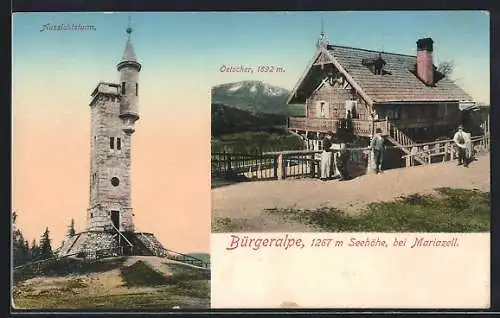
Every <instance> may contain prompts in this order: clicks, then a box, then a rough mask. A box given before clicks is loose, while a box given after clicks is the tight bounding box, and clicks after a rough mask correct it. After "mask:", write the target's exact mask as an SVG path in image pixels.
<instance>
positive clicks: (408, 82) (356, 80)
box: [288, 45, 473, 104]
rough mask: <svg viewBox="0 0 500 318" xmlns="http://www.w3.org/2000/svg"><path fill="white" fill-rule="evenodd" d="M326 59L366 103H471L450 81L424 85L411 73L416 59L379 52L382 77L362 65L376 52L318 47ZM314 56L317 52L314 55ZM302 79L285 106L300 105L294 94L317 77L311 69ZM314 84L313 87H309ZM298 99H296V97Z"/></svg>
mask: <svg viewBox="0 0 500 318" xmlns="http://www.w3.org/2000/svg"><path fill="white" fill-rule="evenodd" d="M318 51H321V52H322V53H323V54H324V56H325V57H327V58H328V59H329V60H330V61H331V62H332V63H334V65H336V66H338V67H337V68H338V69H339V71H340V72H341V73H342V74H343V75H344V76H345V77H346V79H347V81H348V82H349V83H350V84H351V86H352V87H353V88H355V89H356V91H358V93H360V95H361V96H362V97H363V96H364V97H363V98H364V99H365V100H367V102H368V103H369V104H372V103H382V102H438V101H472V100H473V99H472V97H471V96H469V95H468V94H467V93H466V92H465V91H464V90H463V89H462V88H460V87H459V86H458V85H456V84H455V83H454V82H453V81H451V80H450V79H448V78H446V77H444V78H442V79H440V80H439V81H438V82H437V83H435V85H434V86H427V85H425V84H424V83H423V82H422V81H421V80H420V79H419V78H418V77H417V76H416V75H415V74H414V73H413V72H412V70H413V69H414V68H415V64H416V62H417V58H416V56H412V55H403V54H396V53H388V52H381V55H382V58H383V59H384V60H385V61H386V65H385V67H384V70H385V71H386V72H388V74H385V75H375V74H373V73H372V72H371V71H370V70H369V69H368V67H366V66H365V65H363V64H362V61H363V59H373V58H376V57H377V56H378V54H379V51H373V50H366V49H359V48H352V47H346V46H337V45H328V47H327V49H324V48H319V49H318ZM315 56H317V53H316V54H315ZM313 63H314V62H312V63H310V64H309V69H308V70H307V71H306V73H305V75H304V76H303V77H302V78H301V80H300V81H299V83H298V84H297V85H296V87H295V89H294V90H293V91H292V93H291V95H290V98H289V100H288V103H290V104H291V103H303V102H304V101H303V98H304V96H302V98H300V96H296V93H297V91H299V90H301V89H304V88H305V89H304V91H306V92H308V91H309V88H308V87H307V86H310V85H311V84H310V83H308V81H309V82H311V81H314V79H313V77H315V76H323V75H322V74H321V75H319V74H318V72H317V71H314V70H313V69H314V68H319V67H316V66H313ZM312 85H314V84H312ZM297 97H299V98H297Z"/></svg>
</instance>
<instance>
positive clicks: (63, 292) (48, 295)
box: [14, 258, 210, 309]
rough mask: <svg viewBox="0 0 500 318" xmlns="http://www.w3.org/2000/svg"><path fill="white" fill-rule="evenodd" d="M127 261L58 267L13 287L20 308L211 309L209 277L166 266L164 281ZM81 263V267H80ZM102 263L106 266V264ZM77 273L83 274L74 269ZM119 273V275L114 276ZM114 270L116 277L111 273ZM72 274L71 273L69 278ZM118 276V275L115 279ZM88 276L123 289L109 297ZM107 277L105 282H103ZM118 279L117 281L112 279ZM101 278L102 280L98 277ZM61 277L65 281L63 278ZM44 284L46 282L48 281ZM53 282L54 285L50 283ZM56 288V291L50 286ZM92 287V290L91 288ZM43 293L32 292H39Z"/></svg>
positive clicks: (139, 264)
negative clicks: (167, 272) (178, 307)
mask: <svg viewBox="0 0 500 318" xmlns="http://www.w3.org/2000/svg"><path fill="white" fill-rule="evenodd" d="M124 260H125V259H124V258H120V259H104V260H100V261H98V262H95V263H92V264H90V263H87V262H81V261H80V262H78V261H75V262H73V263H72V265H69V267H68V265H67V264H64V263H63V264H62V265H61V264H59V265H57V266H55V267H57V270H54V266H52V268H48V269H47V270H44V271H43V272H42V273H41V274H40V275H39V276H37V277H36V278H35V280H26V279H29V278H31V277H32V276H33V275H28V276H21V275H18V276H17V279H16V281H15V287H14V303H15V305H16V308H30V309H38V308H40V309H41V308H48V309H91V308H106V309H107V308H110V309H111V308H114V309H146V308H156V309H171V308H172V307H173V306H180V307H181V308H209V307H210V281H209V280H207V279H206V277H205V272H204V271H202V270H199V269H196V268H192V267H188V266H185V265H182V264H171V263H167V266H168V268H169V269H170V271H171V275H170V276H164V275H161V274H159V273H158V272H156V271H154V270H153V269H151V268H150V267H149V266H148V265H146V264H145V263H143V262H142V261H137V262H136V263H134V264H132V265H131V266H124V265H123V261H124ZM77 263H80V264H79V265H77ZM103 264H104V265H103ZM75 268H79V270H76V271H74V270H75ZM117 270H118V272H116V271H117ZM112 271H114V272H112ZM70 272H72V274H69V273H70ZM115 273H116V274H115ZM89 274H97V275H102V276H103V279H102V280H99V281H98V283H99V285H100V284H105V282H106V279H110V277H112V278H113V277H114V279H116V280H117V281H121V282H122V284H121V286H120V287H119V288H118V289H112V290H113V291H112V292H109V291H107V290H106V288H104V286H102V287H99V288H97V291H98V293H96V288H95V286H89V285H95V284H96V282H95V281H92V282H91V281H90V280H89V278H88V275H89ZM104 275H106V278H104ZM113 275H114V276H113ZM98 277H100V276H98ZM60 278H63V279H60ZM44 279H45V281H44ZM50 279H55V280H54V282H55V283H54V282H52V283H50V284H49V282H48V280H50ZM49 285H54V286H55V287H54V286H49ZM91 287H93V288H91ZM37 289H38V290H41V291H39V292H34V291H35V290H37Z"/></svg>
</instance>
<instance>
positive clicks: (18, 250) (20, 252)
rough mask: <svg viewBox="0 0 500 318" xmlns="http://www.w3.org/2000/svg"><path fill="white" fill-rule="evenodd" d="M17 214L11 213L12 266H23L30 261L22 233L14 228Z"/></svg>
mask: <svg viewBox="0 0 500 318" xmlns="http://www.w3.org/2000/svg"><path fill="white" fill-rule="evenodd" d="M16 220H17V213H16V212H15V211H13V212H12V253H13V258H14V266H19V265H22V264H25V263H27V262H29V261H30V260H31V257H30V253H29V249H28V247H27V242H26V240H25V239H24V236H23V233H22V232H21V230H20V229H18V228H17V226H16Z"/></svg>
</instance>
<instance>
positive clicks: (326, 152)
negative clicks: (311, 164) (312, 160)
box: [320, 134, 332, 181]
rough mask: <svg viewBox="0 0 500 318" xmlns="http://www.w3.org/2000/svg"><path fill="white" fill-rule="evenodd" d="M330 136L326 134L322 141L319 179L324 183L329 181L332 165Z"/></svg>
mask: <svg viewBox="0 0 500 318" xmlns="http://www.w3.org/2000/svg"><path fill="white" fill-rule="evenodd" d="M331 148H332V136H331V134H327V135H326V137H325V138H324V139H323V152H322V153H321V161H320V174H321V176H320V178H321V180H323V181H325V180H328V179H330V169H331V164H332V149H331Z"/></svg>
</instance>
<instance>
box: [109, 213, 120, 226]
mask: <svg viewBox="0 0 500 318" xmlns="http://www.w3.org/2000/svg"><path fill="white" fill-rule="evenodd" d="M111 222H112V223H113V226H114V227H116V228H117V229H118V230H120V211H116V210H113V211H111Z"/></svg>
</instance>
